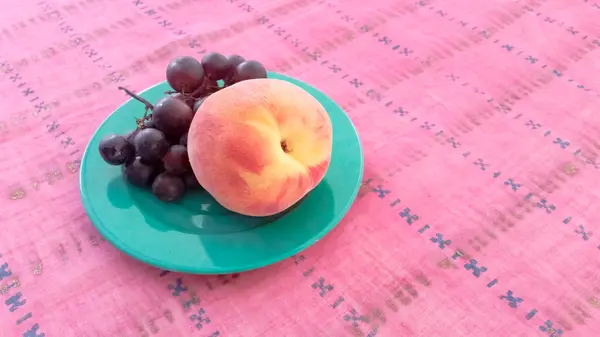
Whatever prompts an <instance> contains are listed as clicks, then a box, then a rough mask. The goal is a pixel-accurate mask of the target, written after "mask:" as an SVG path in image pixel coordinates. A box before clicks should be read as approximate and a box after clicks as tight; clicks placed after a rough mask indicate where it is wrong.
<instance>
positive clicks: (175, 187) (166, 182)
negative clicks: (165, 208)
mask: <svg viewBox="0 0 600 337" xmlns="http://www.w3.org/2000/svg"><path fill="white" fill-rule="evenodd" d="M152 194H154V195H155V196H156V197H157V198H158V199H159V200H161V201H164V202H171V201H175V200H177V199H179V198H181V197H182V196H183V195H184V194H185V183H184V182H183V179H181V178H180V177H178V176H175V175H172V174H169V173H167V172H164V173H161V174H159V175H158V176H157V177H156V178H155V179H154V182H153V183H152Z"/></svg>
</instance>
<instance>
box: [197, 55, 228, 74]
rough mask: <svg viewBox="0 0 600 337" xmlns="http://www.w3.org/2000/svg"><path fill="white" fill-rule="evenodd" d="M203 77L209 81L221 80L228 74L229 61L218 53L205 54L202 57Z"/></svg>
mask: <svg viewBox="0 0 600 337" xmlns="http://www.w3.org/2000/svg"><path fill="white" fill-rule="evenodd" d="M202 67H204V75H205V76H206V78H208V79H211V80H214V81H216V80H221V79H223V78H225V76H227V73H228V72H229V60H228V59H227V58H226V57H225V56H223V55H222V54H219V53H214V52H211V53H207V54H205V55H204V57H202Z"/></svg>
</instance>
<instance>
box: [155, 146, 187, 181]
mask: <svg viewBox="0 0 600 337" xmlns="http://www.w3.org/2000/svg"><path fill="white" fill-rule="evenodd" d="M162 162H163V164H164V165H165V171H167V172H168V173H171V174H175V175H181V174H184V173H185V172H187V171H189V170H190V169H191V167H190V160H189V159H188V153H187V148H186V147H185V146H183V145H173V146H171V147H170V148H169V151H167V153H166V154H165V156H164V157H163V159H162Z"/></svg>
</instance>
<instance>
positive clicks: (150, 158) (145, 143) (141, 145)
mask: <svg viewBox="0 0 600 337" xmlns="http://www.w3.org/2000/svg"><path fill="white" fill-rule="evenodd" d="M133 143H134V145H135V151H136V152H137V154H138V155H139V156H140V157H142V159H144V160H145V161H146V162H154V161H156V160H159V159H161V158H162V157H163V156H164V155H165V153H167V151H168V150H169V143H168V142H167V138H166V137H165V135H164V134H163V133H162V132H160V131H159V130H157V129H143V130H140V131H139V132H138V134H137V135H136V136H135V138H134V140H133Z"/></svg>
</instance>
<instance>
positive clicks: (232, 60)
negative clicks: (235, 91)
mask: <svg viewBox="0 0 600 337" xmlns="http://www.w3.org/2000/svg"><path fill="white" fill-rule="evenodd" d="M227 60H228V61H229V69H228V70H227V76H226V77H225V79H224V81H225V84H226V85H228V84H232V81H233V75H234V74H235V68H236V67H237V66H238V65H239V64H240V63H242V62H244V61H246V59H244V58H243V57H241V56H240V55H235V54H234V55H229V56H227Z"/></svg>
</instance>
